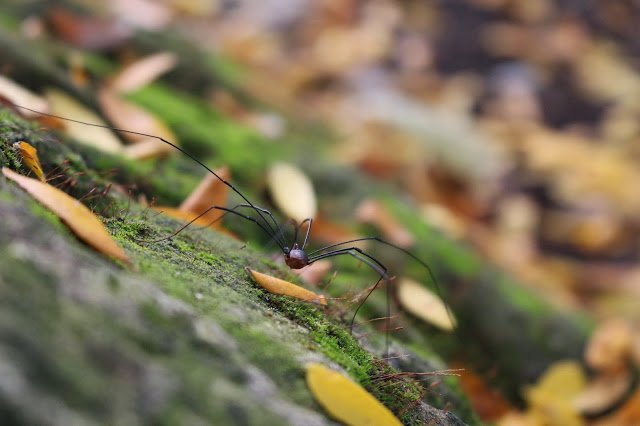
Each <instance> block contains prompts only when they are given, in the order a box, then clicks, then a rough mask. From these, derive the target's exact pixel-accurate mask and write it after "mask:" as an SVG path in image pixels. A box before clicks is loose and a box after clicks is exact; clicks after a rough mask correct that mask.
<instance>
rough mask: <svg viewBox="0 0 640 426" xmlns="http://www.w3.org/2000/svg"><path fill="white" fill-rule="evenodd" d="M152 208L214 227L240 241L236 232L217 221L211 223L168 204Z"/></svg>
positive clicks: (200, 224) (168, 214)
mask: <svg viewBox="0 0 640 426" xmlns="http://www.w3.org/2000/svg"><path fill="white" fill-rule="evenodd" d="M152 208H153V210H155V211H157V212H160V213H162V214H164V215H166V216H169V217H172V218H174V219H178V220H180V221H182V222H185V223H191V224H193V225H196V226H201V227H209V228H212V229H215V230H216V231H218V232H220V233H222V234H225V235H227V236H228V237H231V238H233V239H234V240H238V241H240V237H238V236H237V235H236V234H234V233H233V232H231V231H229V230H228V229H225V228H223V227H222V226H220V225H219V223H218V222H216V223H211V221H210V220H208V219H203V218H198V215H197V214H195V213H192V212H185V211H181V210H179V209H176V208H174V207H168V206H155V207H152ZM196 218H197V219H196Z"/></svg>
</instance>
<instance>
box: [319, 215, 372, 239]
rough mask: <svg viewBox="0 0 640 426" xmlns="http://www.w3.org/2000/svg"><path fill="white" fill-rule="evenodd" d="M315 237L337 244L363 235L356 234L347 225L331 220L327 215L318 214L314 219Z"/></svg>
mask: <svg viewBox="0 0 640 426" xmlns="http://www.w3.org/2000/svg"><path fill="white" fill-rule="evenodd" d="M312 232H313V238H314V239H315V240H317V241H323V242H325V243H327V244H337V243H341V242H343V241H349V240H355V239H358V238H361V237H362V235H359V234H356V233H355V232H353V231H351V230H349V229H348V228H347V227H345V226H342V225H340V224H338V223H334V222H330V221H329V220H328V219H327V218H326V217H324V216H322V215H318V217H316V218H315V219H313V231H312Z"/></svg>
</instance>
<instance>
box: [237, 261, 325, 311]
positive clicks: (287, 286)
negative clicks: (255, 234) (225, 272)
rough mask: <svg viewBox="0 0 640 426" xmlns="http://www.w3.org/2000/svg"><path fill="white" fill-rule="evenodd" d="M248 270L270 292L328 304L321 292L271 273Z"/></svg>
mask: <svg viewBox="0 0 640 426" xmlns="http://www.w3.org/2000/svg"><path fill="white" fill-rule="evenodd" d="M246 270H247V272H248V273H249V274H251V276H252V277H253V279H254V280H255V282H256V283H257V284H258V285H260V287H262V288H264V289H265V290H267V291H268V292H270V293H274V294H281V295H284V296H291V297H295V298H296V299H300V300H304V301H307V302H311V303H316V304H319V305H326V304H327V299H326V298H325V297H324V296H323V295H320V294H316V293H314V292H312V291H309V290H307V289H306V288H302V287H300V286H297V285H295V284H292V283H290V282H288V281H285V280H281V279H280V278H276V277H272V276H270V275H266V274H262V273H260V272H256V271H254V270H252V269H249V268H246Z"/></svg>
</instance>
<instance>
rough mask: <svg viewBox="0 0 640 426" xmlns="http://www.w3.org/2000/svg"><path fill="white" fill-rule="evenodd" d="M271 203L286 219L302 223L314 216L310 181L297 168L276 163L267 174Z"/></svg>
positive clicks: (314, 197) (315, 207)
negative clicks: (272, 202)
mask: <svg viewBox="0 0 640 426" xmlns="http://www.w3.org/2000/svg"><path fill="white" fill-rule="evenodd" d="M267 185H268V187H269V191H270V192H271V196H272V197H273V201H274V203H275V204H276V206H278V208H279V209H280V210H281V211H282V212H283V213H284V214H285V215H287V216H288V217H290V218H292V219H294V220H296V221H297V222H302V221H303V220H305V219H308V218H313V217H315V215H316V209H317V202H316V194H315V191H314V189H313V185H312V183H311V180H309V178H308V177H307V176H306V175H305V174H304V173H303V172H302V171H301V170H300V169H298V168H297V167H294V166H292V165H291V164H286V163H276V164H274V165H273V166H271V168H270V169H269V172H268V173H267Z"/></svg>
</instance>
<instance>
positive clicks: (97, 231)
mask: <svg viewBox="0 0 640 426" xmlns="http://www.w3.org/2000/svg"><path fill="white" fill-rule="evenodd" d="M2 174H4V175H5V176H6V177H7V178H9V179H11V180H12V181H14V182H15V183H17V184H18V185H20V187H22V189H24V190H25V191H27V192H28V193H29V194H31V195H32V196H33V198H35V199H36V200H38V201H39V202H41V203H42V204H44V205H45V206H46V207H47V208H48V209H49V210H51V211H52V212H53V213H55V214H56V215H57V216H58V217H59V218H60V219H62V221H63V222H64V223H66V224H67V226H68V227H69V229H71V231H73V233H74V234H76V236H77V237H78V238H79V239H81V240H82V241H84V242H85V243H87V244H89V245H90V246H91V247H93V248H94V249H96V250H97V251H99V252H101V253H103V254H106V255H107V256H110V257H112V258H114V259H118V260H121V261H123V262H126V263H129V257H128V256H127V255H126V253H125V252H124V251H123V250H122V248H120V246H118V245H117V244H116V243H115V241H113V239H112V238H111V236H110V235H109V233H108V232H107V229H106V228H105V227H104V225H103V224H102V222H101V221H100V219H98V218H97V217H96V215H94V214H93V213H91V211H90V210H89V209H88V208H87V207H86V206H85V205H84V204H82V203H81V202H80V201H78V200H76V199H75V198H73V197H70V196H69V195H67V194H65V193H64V192H62V191H60V190H59V189H58V188H54V187H53V186H51V185H49V184H47V183H43V182H40V181H38V180H36V179H32V178H29V177H26V176H22V175H19V174H18V173H16V172H14V171H13V170H11V169H8V168H6V167H3V168H2Z"/></svg>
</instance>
